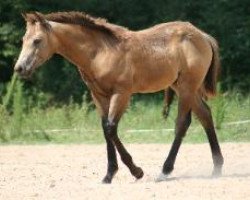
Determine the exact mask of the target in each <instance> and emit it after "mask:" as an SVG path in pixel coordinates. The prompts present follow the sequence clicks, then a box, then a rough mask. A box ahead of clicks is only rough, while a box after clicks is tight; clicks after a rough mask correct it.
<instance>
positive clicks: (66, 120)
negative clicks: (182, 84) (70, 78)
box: [0, 87, 250, 143]
mask: <svg viewBox="0 0 250 200" xmlns="http://www.w3.org/2000/svg"><path fill="white" fill-rule="evenodd" d="M20 95H21V94H20V87H17V91H16V94H15V95H13V96H14V101H13V104H14V106H13V111H12V113H8V112H7V111H5V110H4V108H3V107H0V108H1V110H0V114H1V116H0V127H1V128H0V142H1V143H48V142H53V143H103V142H104V138H103V133H102V130H101V122H100V119H99V116H98V114H97V113H96V111H95V110H93V109H90V106H89V104H86V103H83V104H82V105H78V104H74V103H71V104H70V105H65V106H63V107H49V108H46V109H41V108H39V107H33V108H30V109H28V110H27V111H26V112H24V111H23V112H21V111H22V108H20V106H21V105H20V106H18V103H20V104H22V105H23V104H25V102H24V100H22V99H21V96H20ZM15 99H16V100H15ZM209 104H210V105H211V108H212V111H213V116H214V120H215V122H216V127H218V129H217V135H218V138H219V140H220V141H221V142H235V141H237V142H240V141H250V123H246V124H239V125H226V124H225V123H226V122H232V121H240V120H246V119H250V114H249V110H250V109H249V108H250V97H249V96H247V97H243V96H242V95H239V94H237V93H235V92H232V93H230V94H228V95H219V96H218V97H217V98H215V99H213V100H212V101H209ZM21 107H22V106H21ZM176 110H177V105H176V102H174V104H173V105H172V109H171V112H170V116H169V118H168V119H167V121H166V120H164V119H163V118H162V116H161V111H162V102H161V101H159V100H155V99H154V98H148V100H143V101H139V100H137V101H134V102H133V103H131V105H130V106H129V108H128V110H127V111H126V113H125V114H124V116H123V118H122V119H121V122H120V124H119V135H120V137H121V139H122V141H124V142H126V143H170V142H171V141H172V140H173V138H174V132H173V131H163V130H162V129H173V128H174V126H175V118H176ZM192 119H193V120H192V124H191V127H190V129H189V130H188V133H187V136H186V137H185V140H184V141H185V142H188V143H203V142H207V139H206V135H205V133H204V131H203V129H202V127H201V126H200V124H199V122H198V121H197V120H196V119H195V117H193V118H192ZM142 129H143V130H144V129H150V130H151V129H154V130H156V131H151V132H140V131H135V132H130V131H129V130H142ZM49 130H63V131H60V132H57V131H54V132H53V131H52V132H51V131H49Z"/></svg>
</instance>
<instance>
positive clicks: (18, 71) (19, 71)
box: [15, 66, 23, 73]
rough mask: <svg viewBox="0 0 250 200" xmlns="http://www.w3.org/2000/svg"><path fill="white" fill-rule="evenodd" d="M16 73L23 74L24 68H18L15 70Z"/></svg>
mask: <svg viewBox="0 0 250 200" xmlns="http://www.w3.org/2000/svg"><path fill="white" fill-rule="evenodd" d="M15 71H16V72H17V73H22V71H23V68H22V67H21V66H18V67H16V68H15Z"/></svg>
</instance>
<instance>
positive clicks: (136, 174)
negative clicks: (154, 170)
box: [132, 167, 144, 179]
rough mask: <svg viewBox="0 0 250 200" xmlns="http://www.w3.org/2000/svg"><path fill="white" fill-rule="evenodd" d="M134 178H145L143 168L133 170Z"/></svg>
mask: <svg viewBox="0 0 250 200" xmlns="http://www.w3.org/2000/svg"><path fill="white" fill-rule="evenodd" d="M132 174H133V176H134V177H135V178H137V179H140V178H142V177H143V175H144V173H143V171H142V168H140V167H136V168H135V169H134V170H133V173H132Z"/></svg>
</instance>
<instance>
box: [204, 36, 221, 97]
mask: <svg viewBox="0 0 250 200" xmlns="http://www.w3.org/2000/svg"><path fill="white" fill-rule="evenodd" d="M205 37H206V38H207V40H208V42H209V43H210V45H211V48H212V53H213V55H212V60H211V64H210V67H209V69H208V72H207V74H206V77H205V80H204V88H205V94H206V96H208V97H210V96H215V95H216V83H217V80H218V75H219V73H220V58H219V47H218V44H217V41H216V40H215V39H214V38H213V37H212V36H210V35H208V34H205Z"/></svg>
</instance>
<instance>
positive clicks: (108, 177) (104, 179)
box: [102, 176, 112, 184]
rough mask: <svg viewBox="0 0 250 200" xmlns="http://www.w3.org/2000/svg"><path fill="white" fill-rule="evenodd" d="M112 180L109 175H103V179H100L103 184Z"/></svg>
mask: <svg viewBox="0 0 250 200" xmlns="http://www.w3.org/2000/svg"><path fill="white" fill-rule="evenodd" d="M111 182H112V178H111V177H110V176H105V177H104V178H103V179H102V183H103V184H110V183H111Z"/></svg>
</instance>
